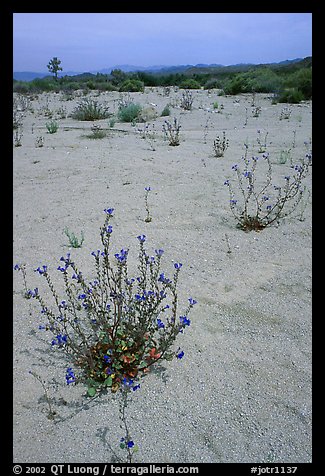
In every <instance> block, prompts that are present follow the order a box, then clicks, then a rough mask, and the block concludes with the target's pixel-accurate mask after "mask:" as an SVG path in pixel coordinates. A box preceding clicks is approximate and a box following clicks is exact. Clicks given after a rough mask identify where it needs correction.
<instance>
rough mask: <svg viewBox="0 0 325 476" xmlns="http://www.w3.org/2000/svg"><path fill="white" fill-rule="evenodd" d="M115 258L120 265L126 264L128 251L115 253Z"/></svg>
mask: <svg viewBox="0 0 325 476" xmlns="http://www.w3.org/2000/svg"><path fill="white" fill-rule="evenodd" d="M114 256H115V258H116V259H117V261H119V262H120V263H125V262H126V259H127V256H128V250H124V249H122V250H121V251H120V253H115V255H114Z"/></svg>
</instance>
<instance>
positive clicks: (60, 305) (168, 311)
mask: <svg viewBox="0 0 325 476" xmlns="http://www.w3.org/2000/svg"><path fill="white" fill-rule="evenodd" d="M113 213H114V209H113V208H108V209H105V221H104V224H103V226H102V227H101V228H100V236H101V242H102V245H103V249H102V250H100V249H98V250H96V251H93V252H92V253H91V254H92V256H93V258H94V261H95V278H93V279H92V281H87V280H86V278H85V277H84V275H83V273H82V272H81V271H80V270H79V269H78V267H77V265H76V264H75V262H74V261H73V260H72V258H71V255H70V253H68V254H67V256H66V257H63V256H62V257H61V259H60V261H61V264H60V266H59V267H58V268H57V269H58V271H59V272H60V273H61V274H62V278H63V281H64V290H65V296H64V299H61V298H60V297H59V295H58V293H57V291H56V290H55V288H54V285H53V282H52V279H51V277H50V274H49V271H48V267H47V266H46V265H43V266H40V267H38V268H37V269H36V270H35V271H36V272H38V273H39V274H40V275H41V276H42V277H43V278H44V279H45V280H46V282H47V285H48V287H49V289H50V292H51V294H52V296H53V298H54V306H53V308H51V307H50V306H49V304H48V303H47V302H45V300H44V299H43V297H42V296H41V293H40V292H39V290H38V288H35V289H34V290H33V291H30V292H29V295H30V296H31V297H33V298H35V299H36V300H37V301H38V302H39V304H40V306H41V313H42V316H43V318H44V320H45V322H43V323H41V324H40V326H39V329H41V330H45V331H49V332H51V334H52V338H51V341H50V342H51V346H52V347H54V348H58V349H60V350H61V351H63V352H65V353H66V354H67V355H68V357H69V366H68V368H67V371H66V376H65V378H66V383H67V384H68V385H70V384H75V383H79V382H81V383H84V384H86V385H87V387H88V395H89V396H94V395H95V394H96V393H98V392H101V391H102V390H104V389H110V390H111V391H112V392H116V391H117V390H119V389H121V390H123V389H125V387H126V388H127V389H128V390H133V391H134V390H136V389H137V388H139V386H140V384H139V378H140V377H141V376H144V375H145V374H146V372H148V371H149V370H150V367H151V366H152V365H153V364H156V363H157V362H161V361H162V360H171V359H173V358H174V357H176V358H178V359H181V358H182V357H183V355H184V352H183V351H182V350H181V349H180V348H178V349H177V350H176V351H175V350H173V349H172V346H173V344H174V342H175V340H176V338H177V337H178V335H179V334H180V333H183V331H184V329H185V328H186V327H188V326H189V325H190V319H189V318H188V314H189V312H190V310H191V308H192V307H193V306H194V304H195V303H196V301H195V300H194V299H192V298H189V299H188V305H187V307H186V308H185V309H184V310H183V312H181V313H180V311H179V304H178V295H177V283H178V277H179V273H180V270H181V268H182V264H181V263H174V267H173V274H172V275H171V276H168V274H167V273H166V274H165V271H163V270H162V268H161V265H162V256H163V254H164V250H162V249H156V250H155V252H154V255H153V256H150V255H148V254H147V252H146V250H145V242H146V236H145V235H139V236H138V237H137V239H138V242H139V248H140V250H139V256H138V266H137V272H136V274H135V275H134V276H130V275H129V273H128V253H129V250H127V249H121V250H120V251H119V252H117V253H115V254H114V255H113V256H112V255H111V252H110V239H111V235H112V232H113V228H112V225H111V224H110V220H111V218H112V217H113ZM16 269H18V270H20V268H19V266H18V267H17V268H16Z"/></svg>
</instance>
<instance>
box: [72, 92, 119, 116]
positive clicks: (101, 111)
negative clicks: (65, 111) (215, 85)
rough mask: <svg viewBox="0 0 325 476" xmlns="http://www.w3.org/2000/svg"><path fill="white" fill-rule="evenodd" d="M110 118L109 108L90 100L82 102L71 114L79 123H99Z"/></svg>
mask: <svg viewBox="0 0 325 476" xmlns="http://www.w3.org/2000/svg"><path fill="white" fill-rule="evenodd" d="M109 116H110V113H109V112H108V110H107V108H105V107H104V106H102V105H100V104H98V102H97V101H94V100H93V99H88V98H86V99H84V100H83V101H81V102H80V103H79V104H78V106H77V107H76V108H75V109H74V110H73V111H72V113H71V117H72V118H73V119H77V120H78V121H97V120H99V119H106V118H107V117H109Z"/></svg>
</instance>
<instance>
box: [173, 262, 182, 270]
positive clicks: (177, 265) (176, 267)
mask: <svg viewBox="0 0 325 476" xmlns="http://www.w3.org/2000/svg"><path fill="white" fill-rule="evenodd" d="M182 266H183V265H182V263H174V268H175V269H181V267H182Z"/></svg>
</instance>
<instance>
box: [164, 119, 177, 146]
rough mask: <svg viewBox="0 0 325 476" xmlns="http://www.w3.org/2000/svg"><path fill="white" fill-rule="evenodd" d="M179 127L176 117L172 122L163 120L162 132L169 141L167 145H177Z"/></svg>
mask: <svg viewBox="0 0 325 476" xmlns="http://www.w3.org/2000/svg"><path fill="white" fill-rule="evenodd" d="M180 129H181V125H180V123H179V122H178V120H177V118H176V117H174V121H173V123H171V122H170V121H167V120H165V122H164V124H163V132H164V134H165V137H166V138H167V139H168V141H169V145H172V146H177V145H179V131H180Z"/></svg>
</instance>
